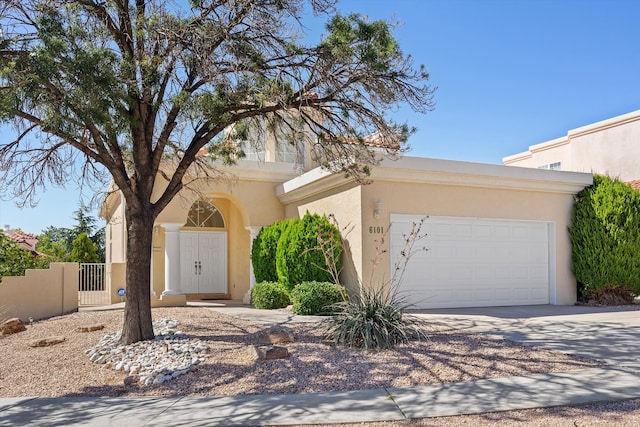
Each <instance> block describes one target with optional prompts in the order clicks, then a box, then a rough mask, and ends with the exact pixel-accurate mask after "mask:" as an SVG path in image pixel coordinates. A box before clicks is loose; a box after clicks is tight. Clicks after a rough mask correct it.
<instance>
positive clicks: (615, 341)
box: [412, 305, 640, 369]
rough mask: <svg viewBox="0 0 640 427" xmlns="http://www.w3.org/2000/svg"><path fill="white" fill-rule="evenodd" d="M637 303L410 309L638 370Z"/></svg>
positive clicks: (427, 316) (639, 334)
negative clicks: (595, 305) (591, 305)
mask: <svg viewBox="0 0 640 427" xmlns="http://www.w3.org/2000/svg"><path fill="white" fill-rule="evenodd" d="M639 310H640V306H630V307H623V308H621V307H584V306H555V305H535V306H519V307H486V308H457V309H434V310H415V311H412V313H413V314H416V315H418V316H420V317H423V318H425V319H427V320H429V321H431V322H436V323H439V324H443V325H447V326H451V327H454V328H457V329H462V330H468V331H472V332H479V333H486V334H492V335H495V336H499V337H502V338H504V339H508V340H512V341H517V342H521V343H526V344H530V345H535V346H541V347H545V348H548V349H552V350H557V351H561V352H563V353H568V354H575V355H578V356H583V357H588V358H590V359H596V360H601V361H604V362H607V363H609V364H611V365H614V366H618V367H628V368H632V369H640V311H639Z"/></svg>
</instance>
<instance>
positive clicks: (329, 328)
mask: <svg viewBox="0 0 640 427" xmlns="http://www.w3.org/2000/svg"><path fill="white" fill-rule="evenodd" d="M410 306H411V304H409V303H408V302H407V301H406V299H405V298H402V297H399V296H398V294H397V293H391V294H389V292H388V291H386V290H385V289H382V288H380V289H363V290H362V291H361V292H360V293H358V294H355V295H352V296H351V297H350V298H349V299H348V300H346V301H343V302H340V303H337V304H334V305H333V307H332V308H333V310H334V311H335V314H334V315H333V316H332V317H330V318H328V319H326V320H325V321H324V335H325V338H326V339H328V340H329V341H331V342H333V343H335V344H337V345H342V346H346V347H350V348H360V349H363V350H365V351H369V350H385V349H390V348H393V347H395V346H397V345H399V344H404V343H407V342H409V341H412V340H414V339H420V338H423V337H425V333H424V328H423V326H424V321H423V320H422V319H420V318H418V317H416V316H412V315H408V314H407V313H405V311H406V310H407V309H408V308H409V307H410Z"/></svg>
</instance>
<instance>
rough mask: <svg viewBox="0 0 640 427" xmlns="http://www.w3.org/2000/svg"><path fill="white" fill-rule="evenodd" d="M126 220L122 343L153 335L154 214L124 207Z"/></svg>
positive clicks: (146, 338)
mask: <svg viewBox="0 0 640 427" xmlns="http://www.w3.org/2000/svg"><path fill="white" fill-rule="evenodd" d="M125 210H126V213H125V216H126V221H127V276H126V277H127V299H126V302H125V305H124V324H123V326H122V337H121V338H120V343H121V344H131V343H134V342H137V341H144V340H150V339H153V337H154V333H153V325H152V320H151V284H150V283H151V240H152V238H153V222H154V218H153V215H151V213H150V212H145V211H144V210H141V211H142V212H141V211H140V210H135V209H134V208H132V207H130V206H129V205H127V206H126V207H125Z"/></svg>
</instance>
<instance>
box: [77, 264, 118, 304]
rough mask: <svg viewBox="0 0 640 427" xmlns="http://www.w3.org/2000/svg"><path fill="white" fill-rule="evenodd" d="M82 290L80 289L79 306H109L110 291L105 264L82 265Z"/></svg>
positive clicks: (80, 271)
mask: <svg viewBox="0 0 640 427" xmlns="http://www.w3.org/2000/svg"><path fill="white" fill-rule="evenodd" d="M78 274H79V275H80V281H79V283H80V288H79V289H78V305H79V306H87V305H107V304H109V303H110V302H111V301H110V298H109V290H108V289H107V265H106V264H105V263H97V262H92V263H80V269H79V273H78Z"/></svg>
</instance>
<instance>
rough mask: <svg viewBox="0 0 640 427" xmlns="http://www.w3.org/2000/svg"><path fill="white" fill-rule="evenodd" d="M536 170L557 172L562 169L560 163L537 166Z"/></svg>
mask: <svg viewBox="0 0 640 427" xmlns="http://www.w3.org/2000/svg"><path fill="white" fill-rule="evenodd" d="M538 169H549V170H552V171H559V170H561V169H562V164H561V162H555V163H547V164H546V165H542V166H538Z"/></svg>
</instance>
